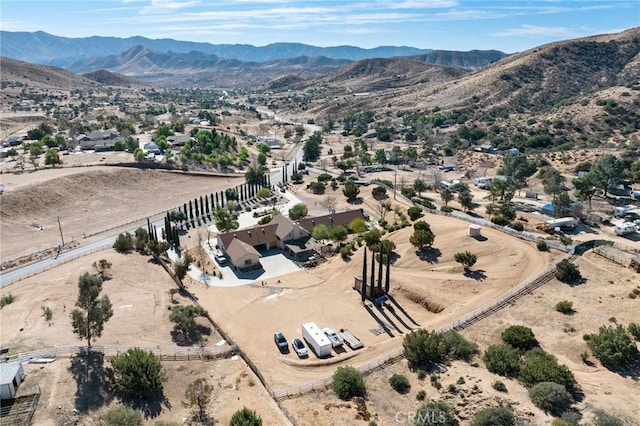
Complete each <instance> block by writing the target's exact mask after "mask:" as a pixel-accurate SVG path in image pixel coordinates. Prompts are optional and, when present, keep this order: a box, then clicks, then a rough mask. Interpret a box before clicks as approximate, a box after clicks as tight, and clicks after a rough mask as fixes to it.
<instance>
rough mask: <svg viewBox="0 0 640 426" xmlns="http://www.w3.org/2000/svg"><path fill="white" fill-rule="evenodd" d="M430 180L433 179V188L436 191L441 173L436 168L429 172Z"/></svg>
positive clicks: (440, 179)
mask: <svg viewBox="0 0 640 426" xmlns="http://www.w3.org/2000/svg"><path fill="white" fill-rule="evenodd" d="M431 179H433V188H434V189H435V190H436V191H437V190H438V188H440V182H442V172H441V171H440V170H438V169H436V168H434V169H432V170H431Z"/></svg>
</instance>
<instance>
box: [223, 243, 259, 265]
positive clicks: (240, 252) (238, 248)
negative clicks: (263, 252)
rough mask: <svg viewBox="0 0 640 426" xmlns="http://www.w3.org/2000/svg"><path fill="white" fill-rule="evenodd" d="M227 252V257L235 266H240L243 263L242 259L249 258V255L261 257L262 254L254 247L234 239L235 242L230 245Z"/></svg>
mask: <svg viewBox="0 0 640 426" xmlns="http://www.w3.org/2000/svg"><path fill="white" fill-rule="evenodd" d="M226 252H227V256H229V260H231V263H233V264H234V265H238V264H239V263H240V262H241V261H242V259H244V258H245V257H247V255H252V256H255V257H260V253H258V250H256V249H254V248H253V246H251V245H249V244H247V243H245V242H244V241H241V240H239V239H237V238H234V239H233V241H231V242H230V243H229V245H228V246H227V250H226Z"/></svg>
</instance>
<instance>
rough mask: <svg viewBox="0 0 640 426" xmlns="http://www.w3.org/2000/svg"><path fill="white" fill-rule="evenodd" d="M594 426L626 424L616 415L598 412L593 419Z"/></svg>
mask: <svg viewBox="0 0 640 426" xmlns="http://www.w3.org/2000/svg"><path fill="white" fill-rule="evenodd" d="M593 426H624V422H623V421H622V420H620V419H619V418H617V417H616V416H614V415H611V414H609V413H606V412H604V411H602V410H597V411H596V412H595V416H594V419H593Z"/></svg>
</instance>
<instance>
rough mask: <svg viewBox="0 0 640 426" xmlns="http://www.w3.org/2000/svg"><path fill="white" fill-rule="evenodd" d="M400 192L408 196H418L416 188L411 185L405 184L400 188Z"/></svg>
mask: <svg viewBox="0 0 640 426" xmlns="http://www.w3.org/2000/svg"><path fill="white" fill-rule="evenodd" d="M400 193H401V194H402V195H404V196H405V197H407V198H413V197H415V196H416V190H415V189H413V188H411V187H410V186H405V187H404V188H402V189H401V190H400Z"/></svg>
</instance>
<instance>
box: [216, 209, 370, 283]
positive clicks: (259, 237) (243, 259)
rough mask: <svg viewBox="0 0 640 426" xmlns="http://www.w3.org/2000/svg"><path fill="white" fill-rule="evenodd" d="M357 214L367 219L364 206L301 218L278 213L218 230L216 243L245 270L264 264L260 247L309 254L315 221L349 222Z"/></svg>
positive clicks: (341, 223)
mask: <svg viewBox="0 0 640 426" xmlns="http://www.w3.org/2000/svg"><path fill="white" fill-rule="evenodd" d="M355 218H362V219H363V220H364V219H366V216H365V214H364V212H363V210H362V209H359V210H349V211H345V212H340V213H334V214H329V215H325V216H318V217H312V218H304V219H300V220H299V221H298V222H295V221H293V220H291V219H289V217H287V216H283V215H277V216H276V217H274V218H273V219H272V220H271V221H270V222H269V223H267V224H266V225H257V226H252V227H250V228H245V229H239V230H235V231H230V232H225V233H221V234H218V237H217V246H218V248H220V249H221V250H224V252H225V253H226V254H227V258H228V259H229V261H230V262H231V264H232V265H233V267H234V268H235V269H236V270H238V271H240V272H246V271H249V270H254V269H259V268H261V266H260V261H259V258H260V252H259V250H269V249H275V248H279V249H281V250H285V251H287V252H289V253H290V254H291V255H292V256H293V257H294V258H295V259H301V258H304V257H308V256H309V255H311V254H313V253H314V252H315V248H314V246H315V245H314V242H315V241H314V240H313V239H312V237H311V233H312V231H313V228H314V227H315V226H316V225H320V224H323V225H326V226H328V227H332V226H338V225H342V226H348V225H349V223H351V221H352V220H353V219H355Z"/></svg>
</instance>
